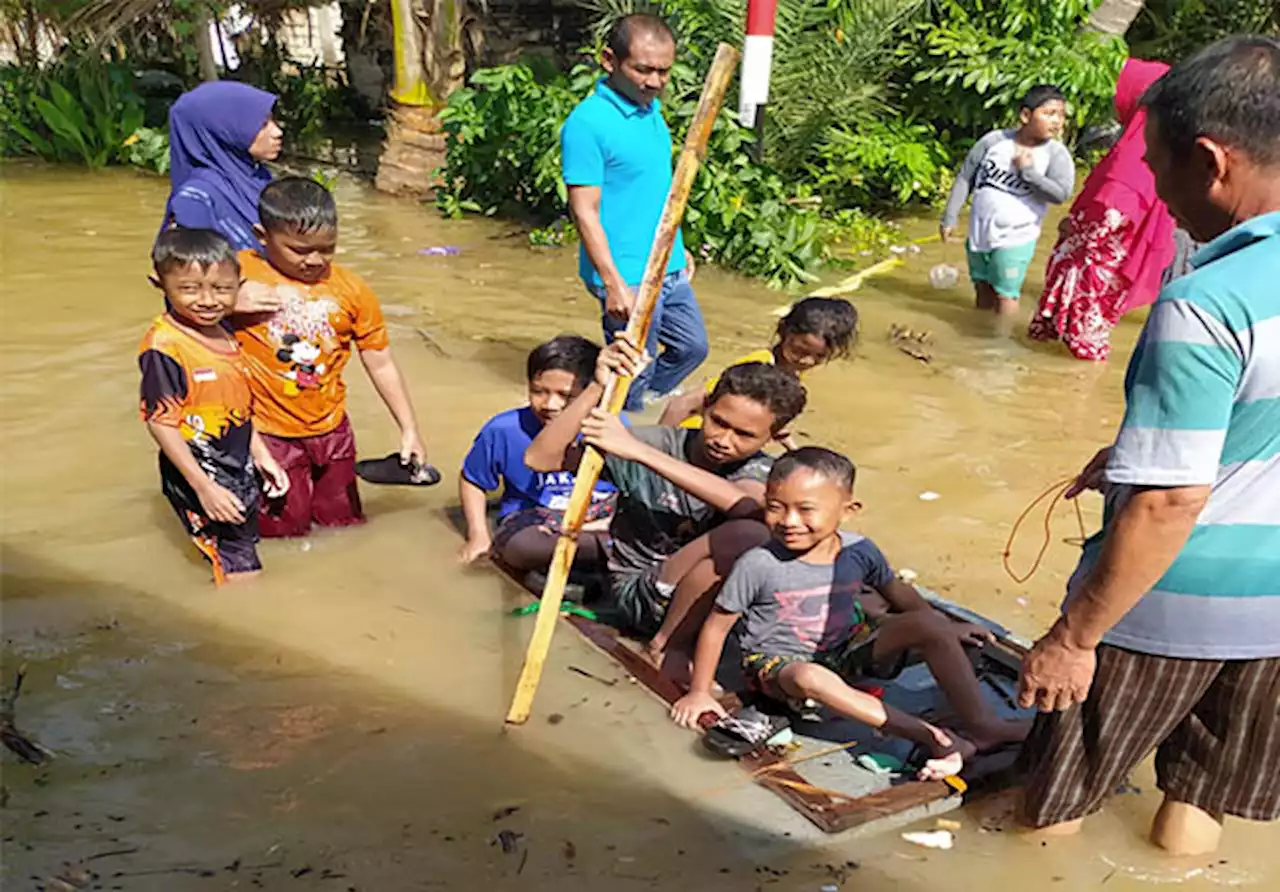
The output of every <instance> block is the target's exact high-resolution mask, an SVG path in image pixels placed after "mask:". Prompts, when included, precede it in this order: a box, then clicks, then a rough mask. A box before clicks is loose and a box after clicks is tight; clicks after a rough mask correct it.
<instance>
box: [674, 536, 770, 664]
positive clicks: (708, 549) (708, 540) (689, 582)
mask: <svg viewBox="0 0 1280 892" xmlns="http://www.w3.org/2000/svg"><path fill="white" fill-rule="evenodd" d="M767 541H769V530H768V528H766V527H765V525H764V524H762V523H760V522H759V521H755V520H729V521H725V522H724V523H722V524H721V525H720V526H718V527H716V528H715V529H713V530H711V531H710V532H709V533H706V534H704V535H702V536H699V537H698V538H697V539H694V540H693V541H692V542H690V543H689V544H688V545H686V546H685V547H684V548H681V549H680V550H679V551H677V552H676V553H675V554H673V555H672V556H671V557H669V558H667V559H666V561H664V562H663V564H662V569H661V571H660V572H659V574H658V582H659V583H660V584H661V585H664V586H674V591H673V592H672V595H671V602H670V604H668V605H667V611H666V614H665V615H664V616H663V619H662V627H661V628H660V629H658V632H657V634H655V635H654V636H653V638H652V640H650V642H649V653H650V655H651V656H653V657H655V658H660V657H661V655H662V653H663V652H664V651H665V650H666V649H667V648H668V647H671V648H673V649H675V650H680V651H685V652H691V651H692V649H693V643H694V642H695V641H696V640H697V638H698V631H699V630H700V629H701V628H702V623H703V621H704V620H706V618H707V615H708V614H709V613H710V612H711V607H712V605H713V604H714V603H715V599H716V593H717V592H719V591H720V583H722V582H724V579H725V577H726V576H728V575H729V571H730V570H731V569H732V568H733V564H734V562H735V561H737V560H738V558H740V557H741V556H742V555H743V554H745V553H746V552H748V551H750V550H751V549H753V548H755V547H756V546H758V545H763V544H764V543H765V542H767Z"/></svg>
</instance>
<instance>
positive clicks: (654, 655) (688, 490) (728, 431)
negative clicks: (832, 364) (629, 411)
mask: <svg viewBox="0 0 1280 892" xmlns="http://www.w3.org/2000/svg"><path fill="white" fill-rule="evenodd" d="M641 365H642V358H641V355H640V353H639V351H638V350H637V349H636V348H635V346H634V345H632V344H631V343H630V342H629V341H628V340H627V336H626V335H625V334H622V335H619V336H618V338H617V339H616V340H615V341H614V342H613V343H612V344H610V345H609V346H608V347H606V348H605V349H604V350H602V351H601V352H600V361H599V363H598V364H597V367H596V378H595V380H594V381H593V382H592V383H591V384H590V385H589V386H588V387H587V388H586V389H585V390H583V391H582V393H581V394H580V395H579V396H578V398H577V399H575V400H574V401H573V402H572V403H571V404H570V405H569V407H568V408H567V409H565V410H564V411H563V412H561V413H560V415H559V417H557V418H556V419H555V420H553V421H552V422H551V423H550V424H548V425H546V427H544V428H543V429H542V430H541V431H540V432H539V433H538V436H537V437H535V438H534V441H533V443H532V444H531V445H530V446H529V449H528V451H526V453H525V462H526V464H528V466H529V467H530V468H532V469H533V470H535V471H558V470H576V469H577V467H578V462H579V460H580V458H581V456H582V442H583V440H585V441H586V442H587V443H589V444H590V445H592V446H594V447H596V448H597V449H599V450H600V451H601V452H603V453H604V456H605V466H604V475H603V476H604V479H606V480H608V481H609V482H610V483H612V484H614V485H615V486H616V487H617V488H618V504H617V508H616V509H615V512H614V516H613V521H612V523H611V524H610V526H609V535H610V539H611V542H612V545H611V548H610V551H609V561H608V566H609V582H608V585H609V588H608V595H607V600H608V602H609V605H608V607H607V608H606V609H607V610H612V612H613V614H614V616H613V617H612V618H613V620H614V621H615V622H616V624H618V625H620V626H621V627H622V628H623V629H624V630H625V631H628V632H631V633H632V634H635V635H637V636H638V637H641V638H643V639H645V640H647V641H648V642H649V656H650V658H651V659H652V660H653V661H654V663H655V664H657V665H662V664H663V662H664V658H665V656H666V652H667V649H668V648H670V649H671V652H672V653H673V654H674V653H685V654H687V653H688V651H689V650H690V649H691V648H692V644H693V641H694V639H695V637H696V635H697V630H698V627H699V625H701V623H702V619H703V617H705V616H706V613H707V611H708V610H710V608H711V598H712V597H713V596H714V593H715V592H716V591H717V590H718V588H719V586H720V583H721V581H722V580H723V578H724V575H723V574H725V573H727V572H728V569H729V567H731V566H732V565H733V562H734V560H736V559H737V557H738V556H739V555H741V554H743V553H744V552H746V551H748V550H750V549H752V548H754V547H755V546H757V545H759V544H760V543H761V542H763V541H765V540H766V539H767V538H768V535H769V534H768V531H767V530H766V529H765V528H764V526H763V525H762V524H761V523H760V521H759V517H760V512H761V506H762V505H763V500H764V481H765V479H766V477H767V476H768V473H769V466H770V464H771V462H772V459H771V458H770V457H769V456H768V455H766V454H765V453H764V452H762V451H761V450H762V449H763V447H764V446H765V445H767V444H768V443H769V441H770V440H771V439H772V438H773V436H774V435H775V434H776V433H777V432H778V431H779V430H781V429H782V427H783V426H784V425H786V424H789V423H790V422H791V420H792V419H793V418H795V417H796V416H797V415H799V414H800V412H801V411H802V410H803V409H804V403H805V393H804V388H803V387H802V386H801V384H800V382H799V381H797V380H796V379H795V377H794V376H792V375H789V374H787V373H785V372H782V371H780V370H779V369H776V368H774V367H773V366H771V365H765V364H763V363H758V362H755V363H747V364H746V365H740V366H735V367H734V368H731V369H729V370H728V371H726V372H725V373H724V374H723V375H721V376H720V380H719V381H718V382H717V384H716V388H715V390H714V391H712V393H711V395H710V396H708V397H707V399H706V403H705V406H704V407H703V410H702V414H703V425H702V427H701V428H700V429H698V430H689V429H687V428H678V427H675V428H673V427H640V428H636V429H634V430H628V429H627V428H626V427H624V426H623V424H622V422H621V421H620V420H619V419H618V418H617V416H614V415H610V414H609V413H608V412H605V411H604V410H603V409H599V408H597V406H598V404H599V402H600V397H601V395H602V394H603V392H604V388H605V385H606V383H607V381H608V379H609V377H610V375H611V374H613V373H614V372H625V373H626V374H628V375H631V376H634V375H635V373H636V372H637V371H638V370H639V368H640V367H641ZM579 435H581V436H579ZM686 670H687V666H686Z"/></svg>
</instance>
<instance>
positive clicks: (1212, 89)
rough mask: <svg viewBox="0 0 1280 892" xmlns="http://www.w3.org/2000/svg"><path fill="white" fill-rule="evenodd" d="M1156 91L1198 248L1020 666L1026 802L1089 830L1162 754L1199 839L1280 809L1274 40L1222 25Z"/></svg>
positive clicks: (1136, 376) (1165, 812)
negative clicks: (1221, 34) (1039, 631)
mask: <svg viewBox="0 0 1280 892" xmlns="http://www.w3.org/2000/svg"><path fill="white" fill-rule="evenodd" d="M1143 103H1144V105H1145V106H1146V109H1147V125H1146V144H1147V163H1148V164H1149V165H1150V166H1151V170H1152V173H1153V174H1154V175H1155V181H1156V190H1157V192H1158V193H1159V195H1160V197H1161V198H1162V199H1163V200H1164V202H1165V204H1167V205H1168V206H1169V210H1170V211H1171V212H1172V213H1173V215H1174V216H1175V217H1176V218H1177V219H1178V222H1179V223H1180V224H1181V225H1182V226H1183V228H1185V229H1186V230H1187V232H1188V233H1189V234H1190V235H1191V237H1192V238H1194V239H1195V240H1196V241H1198V242H1202V243H1204V244H1203V246H1202V247H1201V248H1200V249H1199V250H1198V251H1197V252H1196V253H1195V254H1194V255H1193V256H1192V257H1191V258H1190V266H1191V270H1190V272H1188V273H1187V274H1186V275H1184V276H1182V277H1181V278H1178V279H1176V280H1174V281H1172V282H1170V283H1169V284H1168V285H1166V286H1165V287H1164V289H1163V290H1162V291H1161V292H1160V296H1159V298H1158V299H1157V300H1156V303H1155V305H1154V306H1153V307H1152V310H1151V315H1150V317H1149V319H1148V320H1147V324H1146V327H1145V328H1144V329H1143V332H1142V337H1141V339H1140V340H1139V342H1138V346H1137V347H1136V348H1135V350H1134V354H1133V358H1132V360H1131V361H1130V363H1129V371H1128V374H1127V375H1126V378H1125V401H1126V409H1125V416H1124V421H1123V422H1122V424H1121V426H1120V431H1119V433H1118V434H1117V436H1116V440H1115V444H1114V445H1113V446H1111V447H1110V448H1108V449H1105V450H1103V451H1102V452H1100V453H1099V454H1098V455H1097V456H1096V457H1095V458H1094V460H1093V462H1091V463H1090V465H1089V466H1088V467H1086V468H1085V470H1084V472H1083V473H1082V474H1081V475H1080V479H1079V480H1078V481H1077V483H1076V486H1075V487H1074V488H1075V489H1076V490H1077V491H1079V490H1083V489H1085V488H1101V489H1102V490H1103V492H1104V494H1105V496H1106V503H1107V504H1106V511H1105V515H1104V521H1103V529H1102V532H1101V533H1100V534H1099V535H1097V536H1095V537H1094V538H1093V539H1091V540H1090V541H1089V542H1088V543H1086V545H1085V549H1084V555H1083V556H1082V558H1081V561H1080V566H1079V568H1078V569H1077V570H1076V572H1075V574H1074V575H1073V577H1072V579H1071V581H1070V582H1069V583H1068V585H1067V599H1066V601H1065V602H1064V604H1063V606H1062V615H1061V617H1060V618H1059V620H1058V621H1057V622H1056V623H1055V624H1054V626H1053V628H1051V629H1050V630H1049V632H1048V633H1047V634H1046V635H1045V636H1044V638H1042V639H1041V640H1040V641H1039V642H1037V643H1036V645H1035V647H1034V648H1033V649H1032V651H1031V653H1030V654H1028V656H1027V658H1026V660H1025V661H1024V664H1023V677H1022V683H1021V700H1022V705H1023V706H1028V707H1029V706H1031V705H1033V704H1034V705H1036V706H1038V707H1039V709H1040V710H1041V715H1040V716H1039V717H1038V718H1037V721H1036V725H1035V728H1034V729H1033V730H1032V732H1031V736H1030V737H1029V738H1028V739H1027V742H1026V744H1025V747H1024V749H1023V756H1024V757H1025V759H1026V762H1027V767H1028V768H1029V775H1028V778H1027V784H1026V789H1025V796H1024V803H1023V812H1024V813H1023V817H1024V820H1025V821H1026V822H1027V823H1028V824H1029V825H1031V826H1032V827H1035V828H1042V829H1048V830H1052V831H1056V832H1066V831H1072V830H1075V829H1077V828H1078V826H1079V822H1080V820H1081V819H1082V818H1083V817H1084V816H1085V815H1088V814H1090V813H1091V812H1093V811H1096V810H1097V809H1098V808H1099V807H1100V806H1101V804H1102V802H1103V800H1104V799H1105V797H1106V796H1107V795H1108V794H1109V793H1110V792H1111V791H1112V790H1114V789H1115V788H1116V787H1117V786H1118V785H1119V783H1120V782H1121V781H1123V779H1124V778H1125V776H1126V775H1127V774H1128V773H1129V771H1131V770H1132V769H1133V767H1134V766H1135V765H1137V764H1138V762H1140V761H1141V760H1142V759H1144V758H1145V757H1146V756H1147V754H1148V753H1150V752H1151V751H1152V750H1155V752H1156V759H1155V766H1156V782H1157V785H1158V786H1159V788H1160V790H1161V791H1162V792H1163V793H1164V802H1163V803H1162V804H1161V806H1160V809H1159V811H1158V812H1157V813H1156V817H1155V823H1154V825H1153V827H1152V831H1151V838H1152V841H1153V842H1155V843H1156V844H1157V845H1159V846H1161V847H1162V848H1164V849H1166V850H1168V851H1169V852H1171V853H1174V854H1184V855H1193V854H1203V853H1205V852H1208V851H1211V850H1213V849H1214V848H1215V847H1216V846H1217V844H1218V839H1219V836H1220V834H1221V830H1222V820H1223V816H1224V815H1228V814H1229V815H1235V816H1238V817H1243V818H1247V819H1251V820H1256V821H1274V820H1276V819H1280V284H1278V283H1280V40H1276V39H1274V38H1267V37H1233V38H1230V39H1228V40H1224V41H1221V42H1219V43H1216V44H1214V45H1213V46H1211V47H1208V48H1207V49H1205V50H1202V51H1201V52H1200V53H1198V54H1196V55H1195V56H1193V57H1192V58H1190V59H1187V60H1185V61H1184V62H1181V63H1179V64H1178V65H1176V66H1175V67H1174V68H1173V69H1171V70H1170V71H1169V73H1168V74H1166V75H1165V76H1164V77H1163V78H1162V79H1161V80H1160V81H1158V82H1157V83H1156V84H1155V85H1154V86H1153V87H1152V88H1151V89H1150V90H1149V91H1148V93H1147V95H1146V96H1145V97H1144V98H1143ZM1069 494H1072V493H1069Z"/></svg>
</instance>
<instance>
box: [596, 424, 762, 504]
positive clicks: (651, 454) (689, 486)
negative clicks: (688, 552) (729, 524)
mask: <svg viewBox="0 0 1280 892" xmlns="http://www.w3.org/2000/svg"><path fill="white" fill-rule="evenodd" d="M582 436H583V439H585V440H586V441H587V442H588V443H590V444H591V445H592V446H594V447H596V448H597V449H599V450H600V451H601V452H604V453H607V454H609V455H612V456H615V457H617V458H620V459H623V460H625V461H633V462H636V463H638V464H642V465H644V466H645V467H646V468H648V469H649V470H651V471H653V472H654V473H656V474H661V475H662V476H663V477H665V478H667V479H668V480H670V481H671V482H672V483H674V484H675V485H676V486H678V487H679V488H680V489H683V490H684V491H685V492H687V493H689V494H690V495H691V496H694V497H695V498H698V499H701V500H702V501H704V502H706V503H707V504H708V505H710V506H711V507H712V508H715V509H716V510H717V511H719V512H720V513H722V514H727V515H729V516H730V517H751V516H755V515H758V514H759V513H760V511H761V509H762V508H763V507H764V484H763V483H760V482H759V481H756V480H744V481H742V482H740V483H735V482H734V481H732V480H726V479H725V478H723V477H720V476H718V475H716V474H713V473H711V472H710V471H705V470H703V469H702V468H699V467H696V466H694V465H691V464H689V463H688V462H687V461H684V460H682V459H679V458H676V457H675V456H674V455H668V454H667V453H665V452H663V451H662V450H661V449H656V448H654V447H653V446H650V445H649V444H648V443H645V442H643V441H641V440H639V439H637V438H636V436H635V434H633V433H631V431H629V430H627V429H626V427H624V426H623V424H622V421H621V420H619V418H618V417H617V416H616V415H610V414H609V413H608V412H605V411H604V410H603V409H595V410H593V411H592V412H590V413H589V414H588V416H587V419H586V420H585V421H583V422H582Z"/></svg>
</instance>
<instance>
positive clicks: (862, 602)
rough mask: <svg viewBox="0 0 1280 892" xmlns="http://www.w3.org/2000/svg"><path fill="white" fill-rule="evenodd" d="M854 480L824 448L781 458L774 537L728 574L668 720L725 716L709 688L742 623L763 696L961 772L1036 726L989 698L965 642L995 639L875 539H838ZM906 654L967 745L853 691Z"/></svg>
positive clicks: (749, 666) (692, 721) (768, 506)
mask: <svg viewBox="0 0 1280 892" xmlns="http://www.w3.org/2000/svg"><path fill="white" fill-rule="evenodd" d="M853 477H854V468H853V464H852V463H851V462H850V461H849V460H848V459H847V458H845V457H844V456H843V455H840V454H838V453H836V452H832V451H831V450H829V449H823V448H821V447H817V446H806V447H804V448H802V449H797V450H796V451H794V452H789V453H787V454H786V455H784V456H782V457H781V458H779V459H777V460H776V461H775V462H774V464H773V469H772V471H771V472H770V474H769V480H768V484H767V488H766V491H765V524H766V525H767V526H768V527H769V531H770V534H771V535H772V540H771V541H770V542H769V543H767V544H765V545H763V546H761V547H759V548H755V549H753V550H751V551H749V552H747V553H746V554H744V555H743V556H742V557H741V558H739V559H738V561H737V563H736V564H734V566H733V569H732V570H731V571H730V573H729V577H728V579H726V580H725V583H724V586H723V588H722V589H721V590H720V594H719V596H718V597H717V598H716V603H715V609H714V611H713V612H712V614H711V616H710V617H709V618H708V619H707V620H706V622H705V624H704V625H703V627H702V633H701V635H700V636H699V638H698V647H697V650H696V652H695V654H694V669H693V679H692V681H691V683H690V686H689V693H688V694H687V695H685V696H684V697H682V698H681V699H680V700H678V701H677V702H676V703H675V705H674V706H673V707H672V712H671V714H672V718H674V719H675V721H676V722H677V723H678V724H681V725H684V726H685V727H689V728H692V727H696V726H697V724H698V719H699V717H700V716H702V715H703V714H704V713H706V712H713V713H716V714H718V715H721V716H723V715H724V710H723V708H722V707H721V706H720V704H719V703H718V702H717V701H716V700H715V698H714V697H712V696H711V686H712V683H713V682H714V681H715V673H716V668H717V667H718V666H719V664H720V658H721V655H722V653H723V650H724V642H725V638H726V637H727V636H728V634H729V632H730V630H732V629H733V628H734V627H735V625H737V624H738V620H739V619H740V618H741V620H742V623H741V625H740V626H739V628H740V631H739V633H738V634H739V640H740V644H741V647H742V655H743V656H742V659H743V668H744V669H745V670H746V673H747V676H748V678H749V679H750V681H751V682H752V683H753V684H754V685H755V686H757V687H759V688H760V689H761V690H762V691H763V692H764V693H766V694H768V695H769V696H772V697H774V698H777V699H781V700H786V701H805V700H816V701H818V702H819V703H821V704H822V705H824V706H827V707H829V708H830V709H832V710H834V711H836V712H838V713H841V714H842V715H845V716H848V717H850V718H853V719H857V720H858V721H860V722H864V723H866V724H868V725H871V726H872V727H874V728H880V729H882V730H883V731H884V732H885V733H887V734H892V735H895V736H898V737H905V738H907V739H909V740H914V741H916V742H917V743H920V744H923V745H924V746H925V747H927V748H928V750H929V751H930V752H931V753H932V755H933V758H932V759H930V760H929V761H928V762H927V763H926V765H925V768H924V769H923V771H922V772H921V775H922V776H923V777H943V776H946V775H949V774H955V773H956V772H958V771H959V770H960V768H961V765H962V762H963V759H964V758H967V757H968V756H971V755H972V754H973V753H974V752H980V751H983V750H986V749H989V748H992V747H995V746H998V745H1000V744H1003V743H1007V742H1013V741H1020V740H1022V738H1023V737H1025V736H1026V733H1027V730H1028V728H1029V725H1028V724H1027V723H1025V722H1009V721H1003V720H1001V719H999V718H998V717H997V716H996V715H995V714H994V713H993V712H992V710H991V709H990V707H989V706H988V705H987V703H986V701H985V700H984V699H983V696H982V691H981V690H980V689H979V687H978V680H977V678H976V676H975V675H974V672H973V667H972V664H971V663H970V662H969V658H968V656H966V654H965V652H964V644H965V643H973V644H980V643H982V642H983V641H986V640H989V639H990V637H991V636H990V633H989V632H988V631H987V630H985V629H983V628H981V627H980V626H976V625H973V624H970V623H956V622H952V621H951V620H949V619H948V618H947V617H945V616H943V615H942V614H941V613H939V612H937V611H936V610H934V609H933V608H931V607H930V606H929V603H928V602H927V601H925V599H924V598H922V597H921V596H920V593H919V592H917V591H916V590H915V588H914V587H913V586H910V585H908V584H906V583H905V582H902V581H900V580H899V579H898V578H897V577H896V576H895V575H894V573H893V570H892V569H890V567H889V563H888V562H887V561H886V560H885V558H884V555H883V554H881V553H880V549H878V548H876V547H875V545H873V544H872V543H871V541H870V540H869V539H865V538H863V537H862V536H859V535H856V534H854V533H846V532H841V530H840V528H839V527H840V522H841V521H842V520H844V519H845V518H846V517H848V516H849V515H851V514H852V513H853V512H854V511H856V510H857V507H858V504H857V502H855V501H854V500H853ZM868 590H871V591H868ZM909 650H918V651H920V652H921V654H922V655H923V657H924V659H925V661H926V662H927V663H928V665H929V669H930V671H932V672H933V675H934V677H935V678H936V679H937V680H938V683H939V684H940V685H941V686H942V689H943V690H944V691H945V692H946V695H947V698H948V699H949V700H950V701H951V705H952V707H953V708H954V709H955V710H956V713H957V715H958V716H959V719H960V721H961V723H962V724H963V726H964V731H965V735H966V737H965V738H960V737H959V736H958V735H949V734H948V733H947V732H944V731H943V730H942V729H940V728H936V727H934V726H932V725H930V724H928V723H927V722H924V721H922V720H921V719H918V718H916V717H914V716H911V715H908V714H906V713H903V712H901V711H899V710H897V709H894V708H893V707H892V706H888V705H887V704H885V703H883V702H881V701H880V700H879V699H877V698H875V697H873V696H872V695H870V694H868V693H865V692H863V691H859V690H857V689H856V688H854V687H852V686H851V683H854V682H856V681H857V680H858V679H860V678H863V677H866V676H873V677H881V678H892V677H893V676H894V675H896V674H897V673H898V672H899V671H900V670H901V668H902V665H903V663H904V661H905V657H906V653H907V651H909Z"/></svg>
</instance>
